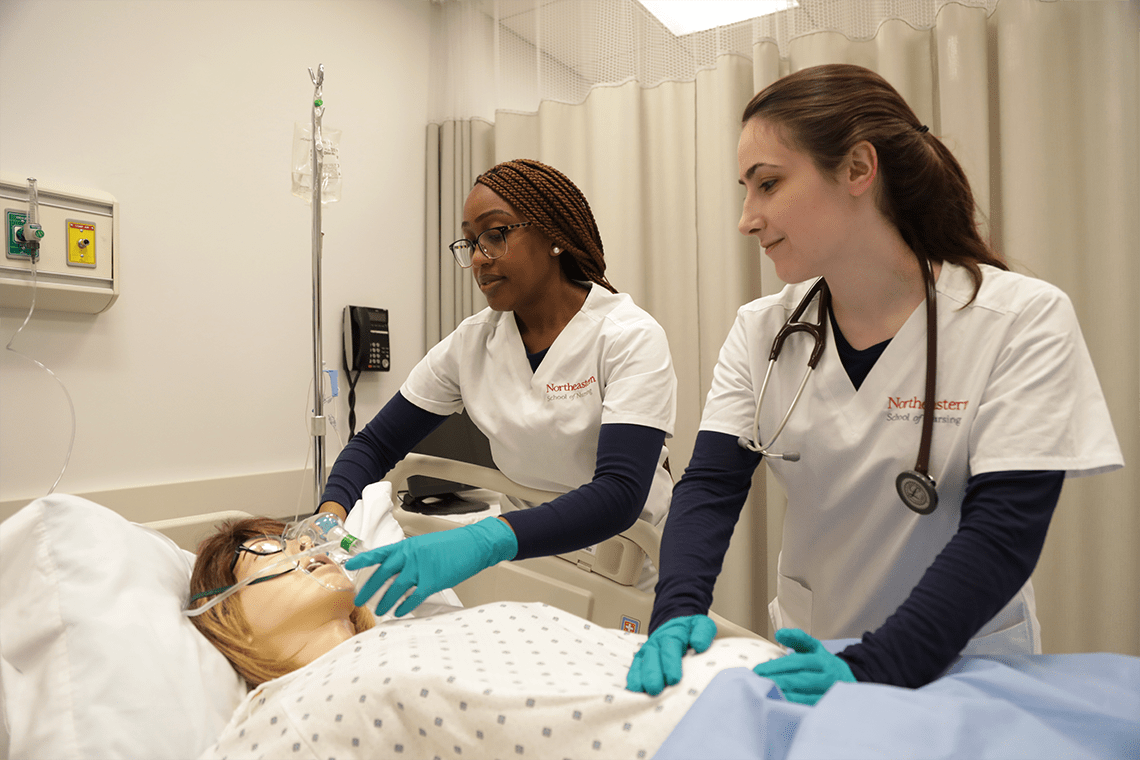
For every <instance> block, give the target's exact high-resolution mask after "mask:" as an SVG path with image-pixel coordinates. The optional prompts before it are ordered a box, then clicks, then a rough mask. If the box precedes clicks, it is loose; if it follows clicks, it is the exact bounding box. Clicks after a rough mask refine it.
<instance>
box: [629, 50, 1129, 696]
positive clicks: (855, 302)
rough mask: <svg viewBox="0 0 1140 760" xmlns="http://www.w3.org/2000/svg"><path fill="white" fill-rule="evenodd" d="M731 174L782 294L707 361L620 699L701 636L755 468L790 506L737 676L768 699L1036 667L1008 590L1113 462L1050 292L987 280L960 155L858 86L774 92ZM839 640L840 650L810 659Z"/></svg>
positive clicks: (819, 84)
mask: <svg viewBox="0 0 1140 760" xmlns="http://www.w3.org/2000/svg"><path fill="white" fill-rule="evenodd" d="M738 159H739V175H738V177H737V178H736V179H738V180H739V182H740V184H741V185H743V186H744V203H743V213H742V215H741V218H740V232H741V233H742V234H744V235H749V236H753V237H755V238H757V239H758V240H759V243H760V246H761V247H762V248H763V249H764V253H765V254H766V255H767V256H768V258H770V259H771V260H772V263H773V264H774V265H775V268H776V274H777V275H778V276H779V278H780V279H781V280H783V281H784V282H785V283H788V285H787V287H785V288H784V289H783V290H782V291H780V292H779V293H777V294H775V295H771V296H767V297H764V298H760V299H758V300H755V301H752V302H751V303H747V304H745V305H744V306H742V307H740V309H739V311H738V312H737V317H736V322H735V324H734V325H733V327H732V330H731V332H730V333H729V335H728V337H727V339H726V340H725V343H724V346H723V347H722V349H721V352H720V357H719V360H718V362H717V366H716V369H715V370H714V372H713V380H712V387H711V390H710V391H709V394H708V398H707V400H706V402H705V408H704V414H703V416H702V419H701V425H700V429H699V432H698V433H697V439H696V442H695V446H694V449H693V455H692V458H691V459H690V461H689V465H688V467H687V469H686V470H685V473H684V475H683V476H682V477H681V479H680V481H679V482H678V483H677V487H676V488H675V489H674V492H673V502H672V508H671V513H670V517H669V521H668V523H667V524H666V526H665V530H664V535H663V538H662V543H661V569H660V582H659V583H658V585H657V588H656V599H655V601H654V606H653V616H652V619H651V621H650V625H649V630H650V635H649V639H648V641H647V642H646V643H645V645H644V646H643V647H642V648H641V650H640V651H639V652H638V655H637V658H636V659H635V661H634V663H633V666H632V667H631V669H630V671H629V674H628V681H627V685H628V688H629V689H631V690H634V691H646V692H648V693H650V694H657V693H659V692H660V691H661V690H662V689H664V688H666V687H667V686H668V685H670V684H674V683H676V682H677V681H678V680H679V679H680V677H681V670H682V656H683V654H684V653H685V652H686V651H687V650H688V649H690V648H692V649H695V650H696V651H698V652H699V651H703V650H704V649H706V648H707V647H708V646H709V643H710V642H711V640H712V636H713V635H714V634H715V631H716V626H715V625H714V624H713V621H712V620H711V619H709V618H708V617H707V612H708V610H709V605H710V604H711V602H712V592H713V585H714V582H715V580H716V576H717V574H718V573H719V572H720V568H721V560H722V559H723V557H724V554H725V550H726V549H727V547H728V543H729V538H730V537H731V536H732V531H733V527H734V525H735V523H736V520H737V517H738V516H739V514H740V510H741V506H742V505H743V504H744V500H745V498H746V497H747V495H748V490H749V487H750V485H751V482H752V474H753V472H754V471H755V469H756V467H757V466H758V465H759V464H760V462H761V459H762V458H766V459H767V463H768V467H769V469H770V470H771V472H772V473H773V474H774V475H775V477H776V479H777V480H778V481H779V482H780V483H781V485H782V486H783V488H784V491H785V493H786V494H787V498H788V503H787V512H786V514H785V517H784V529H783V536H782V542H781V547H780V557H779V563H778V568H777V577H776V598H775V599H774V600H772V602H771V604H770V605H769V608H768V609H769V613H770V616H771V619H772V622H773V626H774V628H775V629H776V640H777V641H778V642H779V643H781V644H784V645H785V646H787V647H790V649H791V652H790V653H789V654H788V655H787V656H785V657H780V658H777V659H775V660H772V661H770V662H765V663H763V664H760V665H757V666H756V667H755V668H754V671H755V672H756V673H757V674H758V675H759V676H762V677H764V678H767V679H771V680H772V681H775V683H776V684H777V685H778V686H779V687H780V688H781V690H782V691H783V692H784V695H785V696H786V697H787V698H788V699H790V700H792V701H796V702H803V703H808V704H814V703H815V701H816V700H818V699H820V697H821V696H822V695H823V694H825V693H826V692H827V690H828V689H829V688H830V687H831V686H832V685H833V684H834V683H836V682H838V681H869V682H876V683H883V684H892V685H895V686H904V687H912V688H913V687H918V686H922V685H924V684H926V683H928V682H930V681H932V680H933V679H935V678H937V677H938V676H939V675H940V674H941V673H942V672H943V671H945V669H946V668H947V667H948V666H949V665H950V664H951V663H953V662H954V660H955V659H956V658H957V657H958V656H959V655H961V654H1034V653H1039V652H1040V651H1041V632H1040V626H1039V624H1038V621H1037V616H1036V614H1035V611H1034V596H1033V586H1032V584H1031V583H1030V580H1029V578H1030V575H1031V574H1032V572H1033V568H1034V567H1035V565H1036V564H1037V560H1038V557H1039V556H1040V555H1041V549H1042V545H1043V544H1044V541H1045V535H1046V532H1047V530H1048V527H1049V522H1050V519H1051V517H1052V515H1053V510H1054V508H1055V507H1056V505H1057V500H1058V497H1059V495H1060V493H1061V487H1062V484H1063V483H1064V481H1065V479H1066V478H1071V477H1077V476H1082V475H1093V474H1096V473H1100V472H1107V471H1109V470H1113V469H1116V468H1118V467H1120V466H1121V465H1122V458H1121V453H1120V448H1119V446H1118V445H1117V441H1116V436H1115V434H1114V432H1113V428H1112V422H1111V420H1110V418H1109V414H1108V408H1107V406H1106V404H1105V401H1104V397H1103V395H1102V394H1101V390H1100V385H1099V383H1098V382H1097V377H1096V373H1095V371H1094V368H1093V365H1092V362H1091V360H1090V358H1089V353H1088V350H1087V349H1086V347H1085V343H1084V339H1083V338H1082V336H1081V330H1080V326H1079V325H1078V324H1077V319H1076V315H1075V313H1074V310H1073V306H1072V304H1071V303H1070V301H1069V299H1068V298H1067V297H1066V295H1065V294H1064V293H1063V292H1061V291H1060V290H1059V289H1057V288H1056V287H1054V286H1052V285H1050V284H1048V283H1046V282H1043V281H1041V280H1038V279H1034V278H1032V277H1027V276H1024V275H1021V274H1016V273H1014V272H1011V271H1009V269H1008V267H1007V265H1006V264H1005V263H1004V261H1003V260H1002V258H1001V256H1000V255H999V254H998V253H997V252H995V251H994V250H992V249H991V248H990V246H989V245H988V243H987V242H986V240H985V238H983V237H982V235H981V234H979V231H978V224H977V219H976V216H975V213H976V212H975V205H974V199H973V195H972V193H971V191H970V186H969V184H968V182H967V180H966V175H965V173H964V172H963V171H962V168H961V166H960V165H959V163H958V161H957V160H956V159H955V158H954V156H953V155H952V154H951V152H950V151H949V150H948V149H947V147H946V146H945V145H944V144H943V142H942V141H941V140H940V139H939V138H938V136H937V135H935V134H934V133H933V132H932V131H931V130H930V129H928V127H927V125H925V124H923V123H922V122H921V121H920V120H919V119H918V117H917V116H916V115H915V113H914V111H912V110H911V108H910V107H909V106H908V105H907V104H906V102H905V101H904V100H903V98H902V97H901V96H900V95H899V93H898V92H897V91H895V89H894V88H893V87H891V85H890V84H888V83H887V82H886V81H885V80H884V79H883V78H882V77H880V76H879V75H877V74H875V73H874V72H872V71H869V70H867V69H864V68H860V67H858V66H849V65H838V64H836V65H826V66H816V67H812V68H807V69H803V70H801V71H798V72H795V73H793V74H791V75H789V76H786V77H784V78H782V79H779V80H777V81H776V82H774V83H773V84H771V85H770V86H768V87H767V88H765V89H764V90H762V91H761V92H760V93H759V94H757V95H756V96H755V97H754V98H753V99H752V100H751V102H750V103H749V104H748V105H747V107H746V108H745V110H744V114H743V118H742V130H741V135H740V142H739V146H738ZM804 323H807V324H808V325H811V329H810V330H807V331H805V330H804V329H803V325H804ZM792 328H795V329H794V330H793V329H792ZM813 333H814V335H813ZM781 344H782V350H779V355H778V357H777V360H776V361H775V362H774V363H772V362H771V358H772V353H773V352H775V351H776V350H777V346H779V345H781ZM809 366H813V367H814V368H815V369H814V371H813V372H812V374H810V375H805V373H806V372H807V370H808V368H809ZM805 376H806V381H805ZM1089 506H1090V507H1095V504H1090V505H1089ZM840 639H856V640H857V642H856V643H853V644H851V645H850V646H847V647H845V648H843V649H842V650H841V651H839V652H837V653H833V652H831V651H829V650H828V648H826V647H825V646H824V645H823V641H824V640H833V641H834V640H840Z"/></svg>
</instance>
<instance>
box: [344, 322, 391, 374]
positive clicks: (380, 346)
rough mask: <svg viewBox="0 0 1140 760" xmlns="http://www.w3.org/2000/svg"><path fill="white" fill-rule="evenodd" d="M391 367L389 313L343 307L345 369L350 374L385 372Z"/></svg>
mask: <svg viewBox="0 0 1140 760" xmlns="http://www.w3.org/2000/svg"><path fill="white" fill-rule="evenodd" d="M391 367H392V355H391V349H390V348H389V346H388V310H387V309H373V308H370V307H368V306H346V307H344V368H345V369H346V370H348V371H350V372H362V371H363V372H369V371H371V372H387V371H388V370H389V369H391Z"/></svg>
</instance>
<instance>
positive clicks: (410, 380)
mask: <svg viewBox="0 0 1140 760" xmlns="http://www.w3.org/2000/svg"><path fill="white" fill-rule="evenodd" d="M462 329H463V325H460V326H459V327H458V328H456V329H455V330H454V331H453V332H452V333H451V334H449V335H448V336H446V337H445V338H444V339H443V340H441V341H440V342H439V343H436V344H435V345H434V346H432V348H431V350H430V351H428V353H427V356H425V357H424V358H423V359H421V360H420V361H419V363H418V364H416V366H415V367H413V368H412V371H411V372H410V373H408V377H407V379H406V380H404V384H403V385H402V386H400V393H401V394H402V395H403V396H404V398H406V399H407V400H408V401H410V402H412V403H413V404H415V405H416V406H418V407H420V408H421V409H425V410H427V411H429V412H431V413H432V414H441V415H448V414H456V413H458V412H460V411H462V410H463V398H462V396H461V394H460V374H459V363H460V355H459V354H460V349H461V343H462V341H461V340H460V338H459V337H457V336H458V335H459V333H460V330H462Z"/></svg>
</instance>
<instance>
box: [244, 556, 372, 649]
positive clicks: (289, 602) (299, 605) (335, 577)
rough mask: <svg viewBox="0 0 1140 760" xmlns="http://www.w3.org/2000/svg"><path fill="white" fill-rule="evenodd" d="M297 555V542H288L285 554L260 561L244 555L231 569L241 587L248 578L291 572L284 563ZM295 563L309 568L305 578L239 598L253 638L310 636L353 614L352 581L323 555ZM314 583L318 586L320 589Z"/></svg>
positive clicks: (277, 581)
mask: <svg viewBox="0 0 1140 760" xmlns="http://www.w3.org/2000/svg"><path fill="white" fill-rule="evenodd" d="M246 543H247V545H248V544H249V543H252V542H246ZM300 550H301V547H300V546H299V545H298V544H297V542H295V541H290V542H288V546H287V548H286V550H285V552H283V553H278V554H270V555H266V556H261V555H257V554H250V553H248V552H242V553H241V554H240V555H239V557H238V561H237V564H236V565H235V566H234V574H235V576H236V578H237V580H239V581H241V580H243V579H245V578H247V577H249V576H261V575H269V574H273V573H279V572H282V571H283V570H287V569H288V568H289V567H290V565H289V564H287V563H282V560H283V559H286V558H287V557H288V555H291V554H295V553H297V552H299V551H300ZM298 561H299V562H300V563H301V564H302V566H305V567H307V568H308V572H305V571H304V570H302V569H301V568H297V569H295V570H291V571H289V572H286V573H285V574H284V575H281V576H279V577H277V578H273V579H272V580H268V581H265V582H263V583H257V584H254V585H250V586H246V587H245V588H243V589H241V590H240V591H238V592H237V597H238V603H239V604H240V605H241V608H242V612H243V613H244V615H245V617H246V620H247V621H248V622H249V624H250V627H251V628H252V630H253V632H254V636H255V638H256V637H258V636H260V635H281V634H287V633H292V632H299V631H311V630H314V629H316V628H319V627H321V626H324V625H328V624H334V623H338V622H340V621H345V622H347V621H348V616H349V615H350V614H351V613H352V611H353V609H354V607H353V603H352V601H353V595H354V593H355V589H354V588H353V585H352V581H350V580H349V579H348V578H347V577H346V576H345V575H344V573H342V572H341V571H340V569H339V568H338V567H337V566H336V565H334V564H332V563H331V562H330V561H329V559H328V558H327V557H325V556H324V555H317V556H313V557H302V558H301V559H300V560H298ZM278 563H281V564H278ZM273 565H277V567H272V566H273ZM317 579H320V581H321V582H320V583H318V582H317Z"/></svg>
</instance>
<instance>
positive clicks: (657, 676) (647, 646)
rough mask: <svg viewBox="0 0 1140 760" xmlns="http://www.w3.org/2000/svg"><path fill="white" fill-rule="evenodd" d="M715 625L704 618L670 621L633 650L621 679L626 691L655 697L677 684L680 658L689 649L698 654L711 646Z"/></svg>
mask: <svg viewBox="0 0 1140 760" xmlns="http://www.w3.org/2000/svg"><path fill="white" fill-rule="evenodd" d="M714 638H716V623H714V622H713V619H712V618H710V617H709V616H708V615H688V616H687V617H679V618H673V619H672V620H670V621H668V622H666V623H663V624H662V625H661V626H660V627H659V628H658V629H657V630H655V631H654V632H653V633H652V634H651V635H650V636H649V639H648V640H647V641H646V642H645V643H644V644H642V645H641V649H639V650H637V654H636V655H634V657H633V664H632V665H630V667H629V673H628V674H627V675H626V678H625V688H626V689H628V690H629V691H644V692H645V693H646V694H649V695H650V696H654V697H655V696H657V695H658V694H660V693H661V692H662V690H664V688H665V687H666V686H673V685H674V684H677V683H679V682H680V680H681V658H682V657H683V656H684V655H685V652H687V651H689V647H692V648H693V650H694V651H696V652H697V653H698V654H699V653H700V652H703V651H705V650H706V649H708V648H709V647H710V646H712V642H713V639H714Z"/></svg>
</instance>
